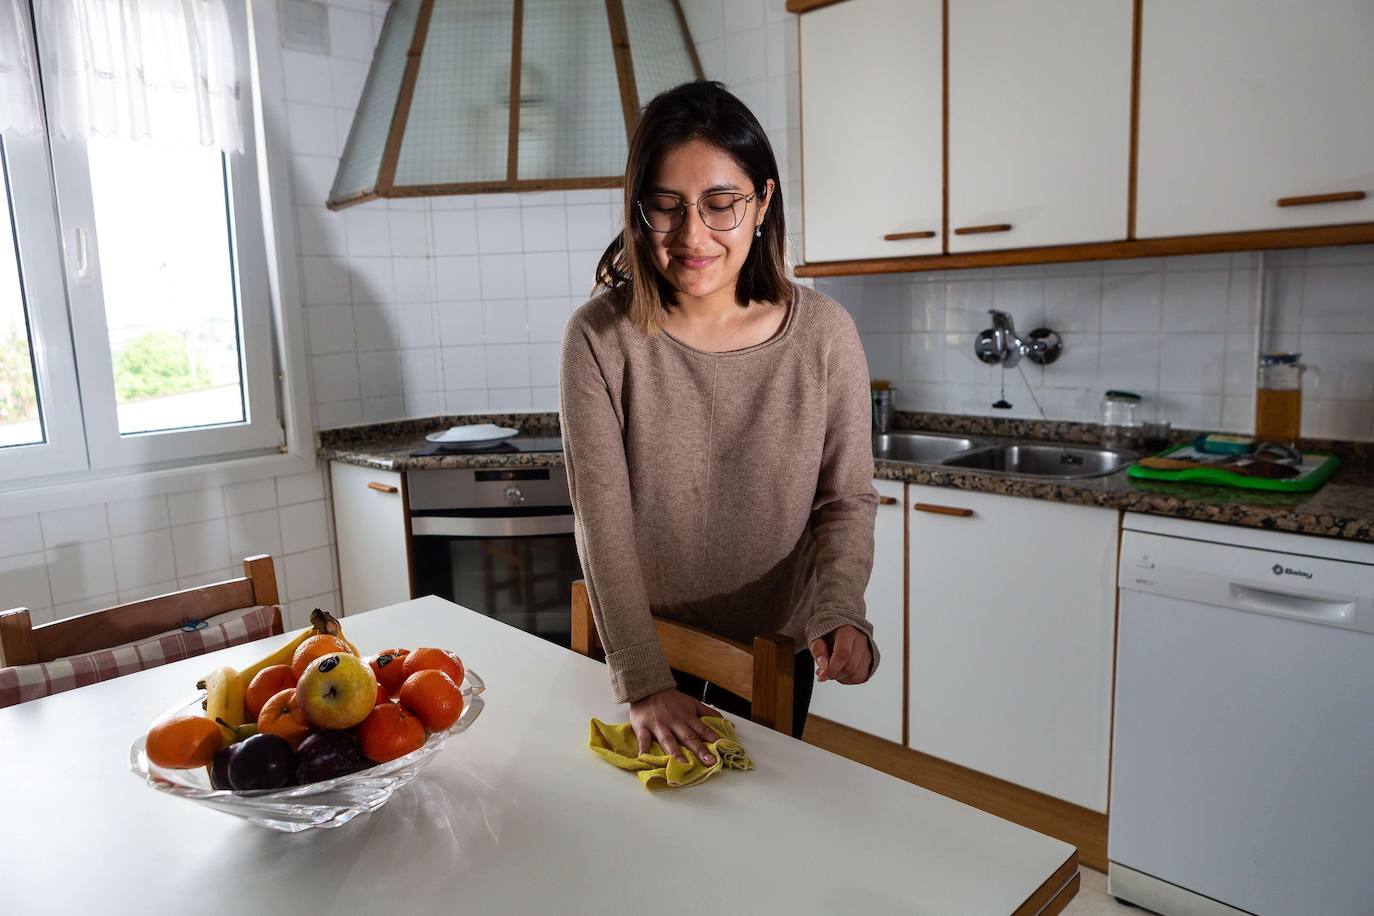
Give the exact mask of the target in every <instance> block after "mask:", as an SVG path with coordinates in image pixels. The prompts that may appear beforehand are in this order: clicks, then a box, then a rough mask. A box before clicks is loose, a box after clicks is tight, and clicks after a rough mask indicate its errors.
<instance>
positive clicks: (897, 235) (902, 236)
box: [883, 231, 935, 242]
mask: <svg viewBox="0 0 1374 916" xmlns="http://www.w3.org/2000/svg"><path fill="white" fill-rule="evenodd" d="M933 238H935V233H934V232H930V231H926V232H889V233H888V234H887V235H885V236H883V241H884V242H904V241H906V240H907V239H933Z"/></svg>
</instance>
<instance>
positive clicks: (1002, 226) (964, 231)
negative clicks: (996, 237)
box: [954, 223, 1011, 235]
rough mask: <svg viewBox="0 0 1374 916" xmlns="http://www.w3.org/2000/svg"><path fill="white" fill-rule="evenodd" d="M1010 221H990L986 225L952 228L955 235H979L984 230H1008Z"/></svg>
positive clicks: (1009, 229)
mask: <svg viewBox="0 0 1374 916" xmlns="http://www.w3.org/2000/svg"><path fill="white" fill-rule="evenodd" d="M1010 231H1011V223H991V224H989V225H987V226H964V227H962V228H959V229H955V230H954V234H955V235H980V234H982V233H984V232H1010Z"/></svg>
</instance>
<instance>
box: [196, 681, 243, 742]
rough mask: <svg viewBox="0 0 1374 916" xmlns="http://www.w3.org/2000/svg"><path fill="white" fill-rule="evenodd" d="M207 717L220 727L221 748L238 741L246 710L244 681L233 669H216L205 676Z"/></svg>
mask: <svg viewBox="0 0 1374 916" xmlns="http://www.w3.org/2000/svg"><path fill="white" fill-rule="evenodd" d="M205 715H206V716H207V717H208V718H209V719H210V720H211V721H212V722H215V723H217V724H218V725H219V731H220V737H221V742H220V746H221V747H228V746H229V745H231V744H233V743H234V741H235V740H237V738H238V734H237V732H236V729H237V728H238V727H239V726H240V725H242V724H243V720H244V718H245V709H244V705H243V680H242V679H241V678H240V677H239V673H238V672H237V671H235V670H234V669H233V668H216V669H215V670H214V671H211V672H210V673H209V674H207V675H206V676H205Z"/></svg>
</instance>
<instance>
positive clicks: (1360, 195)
mask: <svg viewBox="0 0 1374 916" xmlns="http://www.w3.org/2000/svg"><path fill="white" fill-rule="evenodd" d="M1366 196H1367V195H1366V194H1365V193H1364V192H1363V191H1339V192H1337V193H1335V194H1308V195H1306V196H1304V197H1280V198H1279V200H1278V204H1279V206H1280V207H1305V206H1307V205H1308V204H1338V203H1341V202H1342V201H1346V200H1364V199H1365V197H1366Z"/></svg>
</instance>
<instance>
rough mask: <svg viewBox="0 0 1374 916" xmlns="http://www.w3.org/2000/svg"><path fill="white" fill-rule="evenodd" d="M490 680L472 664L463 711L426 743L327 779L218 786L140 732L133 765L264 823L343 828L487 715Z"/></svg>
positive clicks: (193, 707) (175, 789)
mask: <svg viewBox="0 0 1374 916" xmlns="http://www.w3.org/2000/svg"><path fill="white" fill-rule="evenodd" d="M484 690H486V685H485V684H484V683H482V679H481V678H480V677H478V676H477V674H476V673H474V672H473V671H472V669H468V670H467V671H466V672H465V673H464V675H463V684H462V691H463V715H462V716H461V717H459V719H458V721H457V722H455V723H453V725H452V726H450V727H449V728H447V729H445V730H444V731H441V732H431V733H430V734H429V737H428V738H427V739H426V740H425V743H424V746H422V747H420V748H419V749H417V750H414V751H412V752H410V753H409V754H406V755H405V756H404V757H397V758H396V759H395V760H390V761H387V762H386V763H379V764H377V765H376V766H372V767H369V768H368V769H365V770H359V771H358V772H356V773H350V774H348V775H347V776H339V777H336V778H334V779H326V780H323V781H321V782H313V783H309V784H307V785H302V786H289V787H287V788H284V789H259V790H256V791H251V792H233V791H230V790H228V789H214V788H212V787H211V786H210V776H209V774H208V773H207V772H206V770H205V767H195V768H193V769H187V770H172V769H167V768H165V767H160V766H157V765H155V764H153V763H152V762H150V761H149V760H148V754H147V751H145V750H144V742H145V740H146V736H143V735H140V736H139V738H138V740H136V741H135V742H134V743H133V746H132V747H131V748H129V768H130V769H131V770H133V771H134V774H135V775H137V776H139V777H141V778H142V779H143V780H145V781H146V782H147V783H148V785H150V786H152V787H153V788H154V789H157V790H158V791H159V792H166V793H168V794H169V795H175V796H177V797H178V798H185V799H187V800H189V801H193V802H197V803H199V804H202V805H205V806H206V807H207V808H214V809H215V810H216V811H223V812H225V813H226V814H232V815H234V816H235V817H241V818H244V819H245V820H249V821H252V822H253V823H254V824H258V825H259V826H262V827H270V828H272V829H273V830H283V831H286V832H288V833H297V832H299V831H301V830H309V829H310V828H312V827H339V826H341V825H343V824H347V823H348V822H349V821H351V820H353V818H355V817H357V816H358V815H359V814H364V813H366V812H368V811H375V810H377V809H378V808H380V807H381V806H382V805H384V804H386V803H387V800H388V799H390V798H391V796H392V793H394V792H395V791H396V790H397V789H399V788H400V787H401V786H403V785H405V784H406V783H408V782H410V781H411V780H412V779H414V778H415V776H416V774H417V773H419V772H420V770H421V769H423V768H424V767H425V766H426V765H427V764H428V763H429V762H430V761H431V760H433V759H434V757H435V755H436V754H438V753H439V751H441V750H443V748H444V745H445V744H446V743H447V742H448V739H449V738H451V737H453V736H454V735H457V734H460V733H462V732H464V731H466V730H467V729H468V727H469V726H470V725H472V723H473V722H474V721H476V719H477V717H478V716H479V715H481V714H482V706H483V702H482V692H483V691H484ZM201 699H202V697H201V696H199V695H198V696H196V697H194V698H193V699H191V700H190V701H188V702H185V703H180V704H178V705H177V706H176V707H174V708H172V709H169V710H168V711H167V712H166V713H165V715H173V714H177V713H193V714H197V715H198V714H200V711H201V710H200V703H201Z"/></svg>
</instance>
